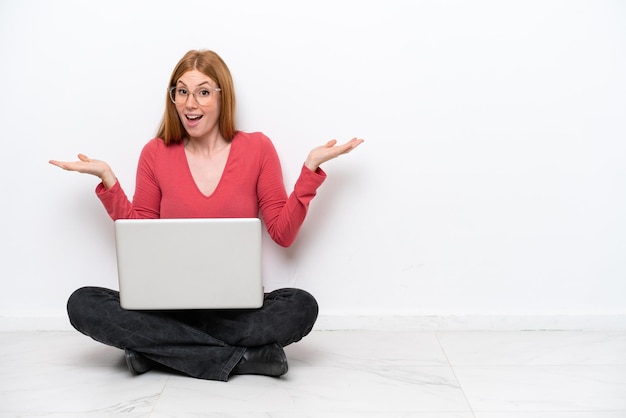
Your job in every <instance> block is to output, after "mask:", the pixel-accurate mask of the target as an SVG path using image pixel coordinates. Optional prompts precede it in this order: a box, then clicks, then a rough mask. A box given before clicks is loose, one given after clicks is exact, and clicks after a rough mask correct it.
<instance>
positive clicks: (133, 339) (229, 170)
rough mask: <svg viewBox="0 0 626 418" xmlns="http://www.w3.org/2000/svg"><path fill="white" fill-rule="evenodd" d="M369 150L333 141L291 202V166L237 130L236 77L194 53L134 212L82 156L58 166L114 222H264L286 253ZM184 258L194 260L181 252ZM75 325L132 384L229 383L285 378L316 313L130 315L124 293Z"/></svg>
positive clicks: (104, 300) (313, 156)
mask: <svg viewBox="0 0 626 418" xmlns="http://www.w3.org/2000/svg"><path fill="white" fill-rule="evenodd" d="M362 142H363V140H362V139H357V138H353V139H351V140H349V141H348V142H346V143H344V144H337V141H336V140H331V141H329V142H327V143H326V144H325V145H322V146H319V147H316V148H314V149H313V150H312V151H311V152H310V153H309V154H308V156H307V158H306V160H305V162H304V164H303V166H302V170H301V172H300V176H299V177H298V179H297V180H296V183H295V185H294V190H293V192H292V193H291V194H289V195H287V193H286V190H285V185H284V183H283V177H282V171H281V166H280V161H279V159H278V155H277V153H276V150H275V148H274V146H273V144H272V142H271V141H270V140H269V139H268V138H267V137H266V136H265V135H263V134H262V133H258V132H255V133H247V132H242V131H238V130H237V129H236V128H235V93H234V87H233V80H232V77H231V74H230V71H229V69H228V67H227V66H226V64H225V63H224V61H223V60H222V59H221V58H220V57H219V56H218V55H217V54H216V53H214V52H212V51H207V50H202V51H197V50H193V51H189V52H188V53H187V54H185V56H184V57H183V58H182V59H181V60H180V61H179V62H178V64H177V65H176V67H175V68H174V71H173V72H172V76H171V78H170V81H169V88H168V91H167V97H166V106H165V113H164V116H163V120H162V122H161V126H160V128H159V131H158V134H157V138H154V139H152V140H150V141H149V142H148V143H147V144H146V145H145V147H144V148H143V150H142V152H141V156H140V158H139V163H138V167H137V177H136V186H135V195H134V197H133V199H132V201H130V200H129V199H128V197H127V196H126V194H125V192H124V191H123V189H122V187H121V186H120V184H119V182H118V181H117V178H116V177H115V174H114V173H113V171H112V170H111V168H110V167H109V165H108V164H107V163H106V162H104V161H100V160H95V159H91V158H89V157H87V156H85V155H83V154H79V155H78V161H75V162H61V161H56V160H51V161H50V163H51V164H53V165H55V166H58V167H61V168H63V169H65V170H69V171H76V172H80V173H87V174H92V175H95V176H97V177H99V178H100V180H101V183H100V184H98V186H97V187H96V195H97V196H98V197H99V198H100V200H101V201H102V203H103V205H104V207H105V208H106V210H107V212H108V213H109V215H110V216H111V218H112V219H113V220H116V219H127V218H152V219H154V218H218V217H219V218H236V217H257V216H259V214H260V216H261V217H262V219H263V221H264V224H265V225H266V227H267V231H268V233H269V235H270V236H271V237H272V239H273V240H274V241H275V242H276V243H278V244H279V245H281V246H285V247H286V246H289V245H291V244H292V243H293V241H294V240H295V238H296V236H297V234H298V231H299V229H300V227H301V225H302V222H303V221H304V218H305V216H306V213H307V209H308V206H309V203H310V201H311V199H313V197H314V196H315V194H316V191H317V189H318V187H320V185H321V184H322V182H323V181H324V180H325V178H326V174H325V173H324V171H323V170H322V169H321V168H320V165H321V164H322V163H324V162H326V161H328V160H331V159H333V158H336V157H338V156H340V155H342V154H346V153H348V152H350V151H352V150H353V149H354V148H356V147H357V146H358V145H360V144H361V143H362ZM181 250H182V252H181V254H183V255H181V256H184V249H181ZM67 308H68V315H69V318H70V322H71V323H72V325H73V326H74V327H75V328H76V329H77V330H78V331H80V332H82V333H83V334H85V335H88V336H90V337H91V338H93V339H95V340H96V341H100V342H102V343H104V344H108V345H112V346H115V347H118V348H121V349H123V350H124V352H125V356H126V363H127V365H128V368H129V370H130V371H131V372H132V373H135V374H140V373H144V372H146V371H148V370H150V368H151V367H152V366H153V365H154V364H155V363H159V364H162V365H165V366H167V367H169V368H172V369H175V370H178V371H180V372H183V373H185V374H187V375H189V376H193V377H197V378H202V379H211V380H222V381H226V380H228V378H229V376H231V375H233V374H262V375H268V376H280V375H283V374H285V373H286V372H287V369H288V366H287V358H286V356H285V353H284V351H283V348H282V347H284V346H286V345H288V344H291V343H293V342H296V341H299V340H300V339H301V338H303V337H304V336H305V335H307V334H308V333H309V332H310V331H311V329H312V328H313V324H314V323H315V320H316V319H317V313H318V306H317V302H316V301H315V299H314V298H313V296H311V295H310V294H309V293H307V292H305V291H303V290H300V289H278V290H275V291H273V292H271V293H268V294H266V295H265V299H264V303H263V307H261V308H259V309H254V310H193V311H158V312H154V311H129V310H124V309H122V308H121V307H120V302H119V293H118V292H116V291H114V290H111V289H104V288H98V287H85V288H81V289H78V290H76V291H75V292H74V293H73V294H72V295H71V296H70V298H69V301H68V304H67Z"/></svg>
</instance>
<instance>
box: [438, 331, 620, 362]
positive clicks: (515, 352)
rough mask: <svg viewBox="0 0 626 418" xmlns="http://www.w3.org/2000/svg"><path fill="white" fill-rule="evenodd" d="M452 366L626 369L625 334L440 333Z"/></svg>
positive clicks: (568, 332) (544, 332)
mask: <svg viewBox="0 0 626 418" xmlns="http://www.w3.org/2000/svg"><path fill="white" fill-rule="evenodd" d="M438 337H439V341H440V342H441V345H442V347H443V348H444V351H445V353H446V356H447V358H448V360H449V361H450V363H451V364H452V365H626V332H574V331H556V332H554V331H553V332H546V331H513V332H509V331H497V332H454V333H439V335H438Z"/></svg>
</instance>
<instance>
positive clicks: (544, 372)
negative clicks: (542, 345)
mask: <svg viewBox="0 0 626 418" xmlns="http://www.w3.org/2000/svg"><path fill="white" fill-rule="evenodd" d="M454 371H455V373H456V376H457V378H458V379H459V381H460V383H461V387H462V388H463V392H464V393H465V395H466V396H467V399H468V401H469V403H470V405H471V407H472V410H473V411H475V412H478V411H581V412H584V411H626V366H622V365H619V366H456V367H454Z"/></svg>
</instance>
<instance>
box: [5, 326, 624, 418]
mask: <svg viewBox="0 0 626 418" xmlns="http://www.w3.org/2000/svg"><path fill="white" fill-rule="evenodd" d="M286 351H287V355H288V357H289V365H290V370H289V373H288V374H287V375H286V376H284V377H282V378H269V377H263V376H236V377H233V378H232V379H231V380H230V381H229V382H228V383H222V382H211V381H203V380H197V379H192V378H188V377H184V376H180V375H176V374H171V373H167V372H165V371H151V372H149V373H146V374H144V375H141V376H132V375H130V374H129V372H128V370H127V369H126V366H125V364H124V362H123V356H122V352H121V351H120V350H117V349H115V348H110V347H106V346H104V345H101V344H99V343H96V342H94V341H92V340H90V339H89V338H87V337H84V336H82V335H80V334H78V333H76V332H73V331H58V332H51V331H49V332H1V333H0V359H1V360H0V361H1V363H0V366H1V369H0V370H1V372H0V373H1V376H2V377H1V379H0V417H70V418H71V417H87V418H89V417H110V416H118V415H119V416H124V417H221V418H228V417H252V418H261V417H265V418H267V417H279V418H287V417H289V418H300V417H331V418H338V417H341V418H353V417H354V418H357V417H358V418H371V417H385V418H400V417H402V418H426V417H433V418H503V417H507V418H548V417H549V418H617V417H620V418H623V417H626V331H623V332H617V331H613V332H574V331H563V332H548V331H544V332H541V331H538V332H534V331H527V332H505V331H494V332H378V331H314V332H313V333H312V334H311V335H309V336H308V337H306V338H305V339H304V340H302V341H301V342H299V343H297V344H294V345H292V346H289V347H287V349H286Z"/></svg>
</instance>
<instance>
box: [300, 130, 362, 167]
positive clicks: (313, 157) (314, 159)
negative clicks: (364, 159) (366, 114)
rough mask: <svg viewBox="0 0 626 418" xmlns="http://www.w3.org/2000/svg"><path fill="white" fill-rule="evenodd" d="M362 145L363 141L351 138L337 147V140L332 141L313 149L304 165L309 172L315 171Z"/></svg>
mask: <svg viewBox="0 0 626 418" xmlns="http://www.w3.org/2000/svg"><path fill="white" fill-rule="evenodd" d="M361 143H363V139H359V138H352V139H351V140H349V141H348V142H346V143H345V144H341V145H337V140H336V139H332V140H330V141H328V142H327V143H326V144H324V145H320V146H319V147H316V148H313V149H312V150H311V152H310V153H309V156H308V157H307V159H306V161H305V162H304V165H305V166H306V167H307V168H308V169H309V170H311V171H315V170H317V168H318V167H319V166H320V165H321V164H322V163H325V162H326V161H328V160H332V159H333V158H337V157H339V156H340V155H343V154H347V153H349V152H350V151H352V150H353V149H355V148H356V147H358V146H359V145H361Z"/></svg>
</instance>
